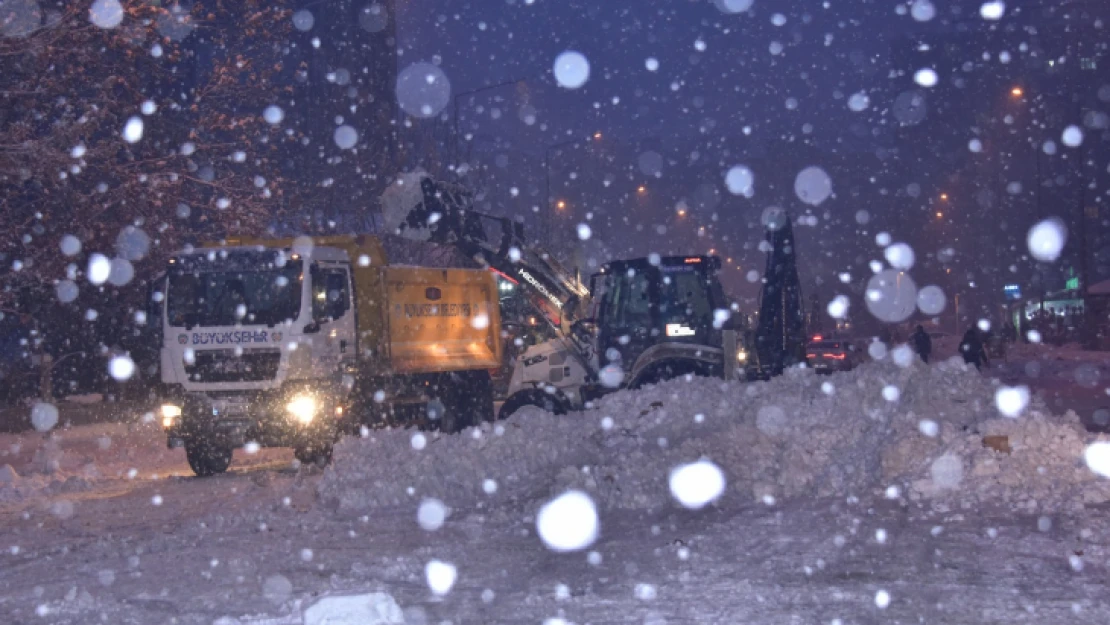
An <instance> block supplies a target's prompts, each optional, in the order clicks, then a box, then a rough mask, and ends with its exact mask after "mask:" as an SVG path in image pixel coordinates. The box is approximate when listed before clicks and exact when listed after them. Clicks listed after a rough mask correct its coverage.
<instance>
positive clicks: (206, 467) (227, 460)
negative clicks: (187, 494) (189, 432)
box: [185, 438, 231, 477]
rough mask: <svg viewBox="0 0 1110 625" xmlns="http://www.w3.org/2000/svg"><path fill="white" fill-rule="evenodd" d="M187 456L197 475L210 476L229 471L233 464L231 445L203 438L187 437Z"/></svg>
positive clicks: (190, 466)
mask: <svg viewBox="0 0 1110 625" xmlns="http://www.w3.org/2000/svg"><path fill="white" fill-rule="evenodd" d="M185 458H186V459H187V460H188V461H189V468H191V469H192V470H193V473H195V474H196V476H197V477H208V476H210V475H216V474H217V473H223V472H224V471H227V467H228V465H230V464H231V447H228V446H226V445H219V444H217V443H213V442H211V441H207V440H203V439H196V438H193V439H186V440H185Z"/></svg>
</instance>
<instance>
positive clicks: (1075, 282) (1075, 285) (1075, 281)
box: [1064, 276, 1079, 291]
mask: <svg viewBox="0 0 1110 625" xmlns="http://www.w3.org/2000/svg"><path fill="white" fill-rule="evenodd" d="M1064 288H1065V289H1067V290H1069V291H1078V290H1079V276H1075V277H1074V278H1068V281H1067V282H1065V283H1064Z"/></svg>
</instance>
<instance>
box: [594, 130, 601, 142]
mask: <svg viewBox="0 0 1110 625" xmlns="http://www.w3.org/2000/svg"><path fill="white" fill-rule="evenodd" d="M594 139H595V140H598V141H600V140H601V131H600V130H599V131H597V132H595V133H594Z"/></svg>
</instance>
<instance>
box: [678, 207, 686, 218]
mask: <svg viewBox="0 0 1110 625" xmlns="http://www.w3.org/2000/svg"><path fill="white" fill-rule="evenodd" d="M678 216H679V217H685V216H686V209H685V208H680V209H678Z"/></svg>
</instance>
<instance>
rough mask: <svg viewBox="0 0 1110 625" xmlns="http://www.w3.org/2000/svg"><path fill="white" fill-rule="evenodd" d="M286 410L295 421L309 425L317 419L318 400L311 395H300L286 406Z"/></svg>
mask: <svg viewBox="0 0 1110 625" xmlns="http://www.w3.org/2000/svg"><path fill="white" fill-rule="evenodd" d="M285 409H286V410H288V411H289V414H291V415H293V418H294V419H296V420H297V421H300V422H301V423H304V424H306V425H307V424H308V423H311V422H312V419H313V418H315V417H316V399H315V398H314V397H312V396H310V395H298V396H297V397H294V398H293V401H291V402H289V403H288V404H286V405H285Z"/></svg>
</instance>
